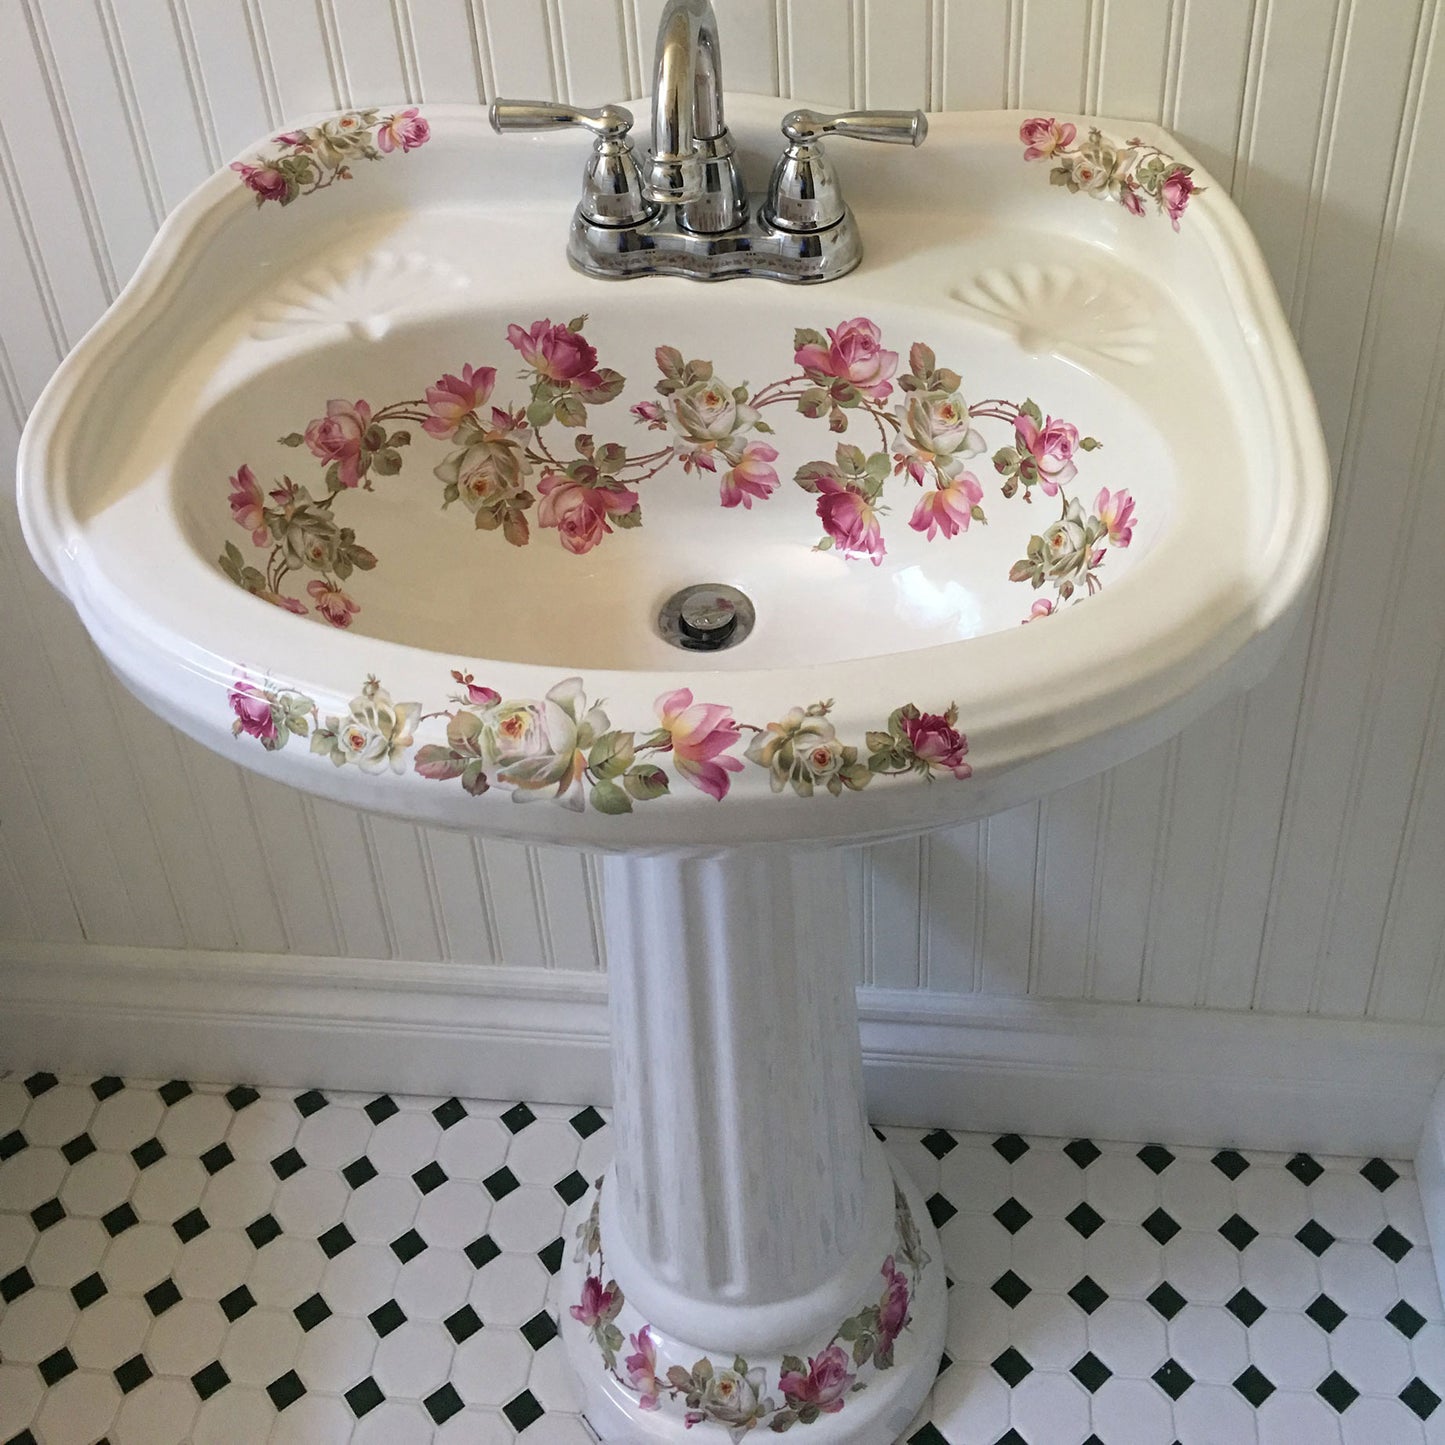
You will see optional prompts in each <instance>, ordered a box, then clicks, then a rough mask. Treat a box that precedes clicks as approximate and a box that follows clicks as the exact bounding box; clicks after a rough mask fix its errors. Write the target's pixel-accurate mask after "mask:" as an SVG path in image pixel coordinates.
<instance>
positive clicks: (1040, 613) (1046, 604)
mask: <svg viewBox="0 0 1445 1445" xmlns="http://www.w3.org/2000/svg"><path fill="white" fill-rule="evenodd" d="M1057 610H1058V609H1057V608H1056V607H1055V606H1054V604H1053V602H1052V600H1051V599H1050V598H1047V597H1040V598H1039V600H1038V601H1037V602H1035V603H1034V605H1033V606H1032V607H1030V608H1029V615H1028V616H1027V617H1025V618H1024V620H1023V623H1022V625H1023V626H1025V627H1027V626H1028V624H1029V623H1030V622H1037V621H1038V620H1039V618H1040V617H1052V616H1053V615H1054V613H1055V612H1056V611H1057Z"/></svg>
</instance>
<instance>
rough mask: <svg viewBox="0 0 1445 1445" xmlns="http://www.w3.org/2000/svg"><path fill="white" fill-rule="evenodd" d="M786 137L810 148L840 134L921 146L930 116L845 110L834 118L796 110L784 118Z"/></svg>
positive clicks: (905, 112) (901, 111)
mask: <svg viewBox="0 0 1445 1445" xmlns="http://www.w3.org/2000/svg"><path fill="white" fill-rule="evenodd" d="M783 134H784V135H785V136H786V137H787V139H788V141H789V143H790V144H791V145H806V144H808V143H809V142H811V141H820V140H822V139H823V137H824V136H829V135H836V136H847V137H850V138H851V139H853V140H875V141H882V142H883V143H884V144H886V145H906V146H920V145H922V144H923V142H924V139H925V138H926V137H927V135H928V117H927V116H926V115H924V113H923V112H922V111H921V110H845V111H840V112H838V113H837V114H834V115H826V114H820V113H819V112H818V111H816V110H794V111H789V112H788V114H787V115H785V116H784V117H783Z"/></svg>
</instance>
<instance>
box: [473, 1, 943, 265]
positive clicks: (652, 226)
mask: <svg viewBox="0 0 1445 1445" xmlns="http://www.w3.org/2000/svg"><path fill="white" fill-rule="evenodd" d="M491 120H492V126H493V128H494V129H496V130H497V131H500V132H507V131H520V130H559V129H562V128H564V127H569V126H581V127H583V128H584V129H586V130H590V131H591V132H592V133H593V135H594V136H595V138H596V139H595V143H594V146H593V151H592V156H591V159H590V160H589V161H588V163H587V168H586V171H585V172H584V175H583V188H582V200H581V201H580V202H579V203H578V206H577V210H576V212H575V214H574V215H573V218H572V229H571V234H570V236H569V238H568V242H567V255H568V258H569V259H570V260H571V262H572V264H573V265H574V266H576V267H577V269H578V270H580V271H584V272H586V273H587V274H588V275H589V276H602V277H606V278H609V279H619V278H622V277H627V276H643V275H654V274H658V273H664V274H667V275H673V276H689V277H692V278H693V279H695V280H700V281H721V280H725V279H727V278H728V277H730V276H762V277H767V278H769V279H771V280H775V281H794V282H818V281H830V280H832V279H833V278H834V277H837V276H842V275H844V274H845V273H847V272H848V271H851V270H852V269H853V268H854V267H855V266H856V265H857V264H858V262H859V261H860V260H861V259H862V244H861V241H860V240H859V236H858V227H857V223H856V222H855V220H854V218H853V213H852V211H850V210H849V208H848V206H847V203H846V202H845V201H844V200H843V193H842V189H841V187H840V185H839V182H838V178H837V175H836V173H835V172H834V170H833V167H832V165H831V163H830V162H829V160H828V157H827V156H826V155H825V154H824V152H823V147H822V141H823V138H824V137H825V136H846V137H852V138H854V139H857V140H874V141H885V142H890V143H892V144H896V145H897V144H901V145H913V146H917V145H921V144H922V143H923V139H924V137H925V136H926V135H927V134H928V121H927V118H926V117H925V116H924V114H923V112H922V111H919V110H871V111H852V112H848V113H845V114H841V115H820V114H818V113H817V112H815V111H809V110H795V111H792V112H791V113H790V114H788V115H787V116H785V117H784V119H783V123H782V130H783V138H784V140H785V142H786V144H785V146H784V149H783V153H782V155H781V156H780V157H779V159H778V163H777V165H776V166H774V168H773V174H772V179H771V181H770V182H769V185H768V188H767V190H766V191H765V192H764V193H762V194H761V195H758V196H753V197H750V196H749V195H748V191H747V187H746V185H745V184H744V182H743V178H742V174H741V171H740V170H739V167H738V164H737V159H736V156H735V153H734V149H735V148H734V146H733V141H732V137H731V136H730V135H729V134H728V129H727V126H726V124H725V123H724V120H723V92H722V54H721V46H720V44H719V42H718V33H717V16H716V14H715V12H714V11H713V7H712V3H711V0H667V4H666V5H665V6H664V8H663V12H662V20H661V23H660V25H659V27H658V32H657V58H656V62H655V65H654V70H653V89H652V148H651V150H650V151H649V152H648V155H647V157H646V160H645V162H644V163H643V164H642V165H639V164H638V161H637V158H636V156H635V155H634V154H633V150H632V143H631V141H630V140H629V139H628V133H629V132H630V131H631V129H632V126H633V117H632V114H631V112H630V111H628V110H626V109H624V108H623V107H622V106H620V105H604V106H601V107H599V108H598V109H596V110H583V109H580V108H578V107H576V106H570V105H561V104H556V103H553V102H550V101H531V100H497V101H494V102H493V104H492V108H491Z"/></svg>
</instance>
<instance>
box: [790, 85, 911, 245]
mask: <svg viewBox="0 0 1445 1445" xmlns="http://www.w3.org/2000/svg"><path fill="white" fill-rule="evenodd" d="M927 134H928V117H927V116H926V115H924V113H923V112H922V111H921V110H850V111H844V112H842V113H841V114H837V115H823V114H820V113H819V112H818V111H815V110H794V111H790V112H789V113H788V114H787V115H786V116H784V117H783V135H784V137H785V138H786V139H787V142H788V144H787V146H786V147H785V148H784V150H783V153H782V155H781V156H779V157H778V163H777V165H776V166H774V167H773V178H772V180H771V181H770V182H769V184H768V194H767V199H766V200H765V201H764V202H763V213H762V219H763V224H764V225H767V226H770V227H772V229H773V230H775V231H786V232H788V233H789V234H792V235H798V234H806V233H808V232H813V231H826V230H828V229H829V227H831V226H836V225H837V224H838V223H839V222H840V221H842V220H843V218H844V217H845V216H846V215H847V214H848V206H847V204H846V203H845V201H844V200H843V188H842V186H841V185H840V184H839V181H838V177H837V175H836V174H835V173H834V171H833V166H832V162H831V161H829V159H828V156H827V154H826V153H825V152H824V150H823V146H822V144H821V142H822V141H823V138H824V137H825V136H834V135H836V136H843V137H850V138H852V139H853V140H873V141H882V142H884V143H885V144H888V145H911V146H917V145H922V144H923V138H924V137H925V136H926V135H927Z"/></svg>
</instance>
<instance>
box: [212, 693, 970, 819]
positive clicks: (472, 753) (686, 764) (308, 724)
mask: <svg viewBox="0 0 1445 1445" xmlns="http://www.w3.org/2000/svg"><path fill="white" fill-rule="evenodd" d="M452 681H453V682H454V683H456V684H457V687H458V691H456V692H454V693H453V694H452V695H451V697H450V699H449V702H450V704H451V705H450V706H449V707H443V708H441V709H439V710H437V711H434V712H424V711H423V710H422V705H421V703H419V702H395V701H393V699H392V697H391V694H390V693H389V692H387V690H386V689H385V688H384V687H382V686H381V684H380V683H379V682H378V681H377V680H376V678H374V677H369V678H367V680H366V683H365V685H364V686H363V687H362V689H361V691H360V692H359V693H358V694H357V696H356V697H354V698H352V699H351V702H350V703H349V704H348V707H347V712H346V715H345V716H340V715H335V716H327V717H324V718H323V717H322V716H321V713H320V710H319V708H318V706H317V704H316V703H315V702H314V701H313V700H312V699H311V698H309V697H306V696H304V695H303V694H301V693H296V692H286V691H284V690H282V689H280V688H278V687H277V686H276V685H275V684H273V683H271V682H269V681H267V682H257V681H256V680H255V679H253V678H250V677H239V678H237V679H236V680H235V682H233V683H232V685H231V689H230V693H229V697H228V700H229V704H230V708H231V711H232V713H234V714H235V718H234V721H233V722H232V724H231V732H232V734H233V736H235V737H238V738H239V737H242V736H245V737H250V738H254V739H255V740H256V741H257V742H259V743H260V744H261V746H262V747H263V748H265V749H266V751H267V752H279V751H280V750H281V749H282V748H284V747H285V746H286V744H287V742H289V741H290V739H291V738H293V737H302V738H305V737H309V738H310V746H311V751H312V752H313V753H318V754H321V755H323V756H325V757H327V758H329V759H330V760H331V762H332V763H333V764H334V765H335V766H336V767H338V768H340V767H345V766H346V765H347V764H354V765H355V766H356V767H358V768H360V769H361V771H362V772H365V773H384V772H392V773H398V774H399V773H404V772H405V771H406V770H407V759H408V758H410V759H411V768H412V770H413V771H414V772H416V773H418V774H419V775H420V776H421V777H423V778H427V779H429V780H431V781H433V782H460V784H461V786H462V788H463V790H464V791H465V792H467V793H469V794H471V796H472V797H474V798H479V797H481V796H482V795H483V794H484V793H487V792H490V791H491V790H492V789H494V788H495V789H498V790H500V791H502V792H505V793H510V794H511V797H512V800H513V802H517V803H529V802H536V801H539V800H548V801H551V802H554V803H559V804H561V805H562V806H563V807H565V808H569V809H571V810H572V811H573V812H579V813H580V812H582V811H584V810H585V809H586V808H587V807H588V806H589V804H590V806H591V807H592V808H593V809H594V810H595V811H597V812H599V813H608V814H618V813H630V812H632V811H633V808H634V806H635V805H636V804H638V803H649V802H652V801H654V800H655V799H657V798H662V797H666V796H668V795H669V794H670V793H671V791H672V787H673V784H674V783H675V782H682V783H685V784H687V785H688V786H689V787H693V788H696V789H697V790H698V791H699V792H700V793H704V794H706V795H707V796H708V797H709V798H712V799H714V800H715V801H717V802H721V801H722V800H723V799H724V798H725V797H727V795H728V791H729V789H730V788H731V786H732V781H733V778H734V777H735V776H736V775H737V774H738V773H741V772H743V771H744V769H745V768H746V766H747V764H748V763H753V764H755V765H756V766H758V767H760V768H763V769H766V771H767V773H768V779H769V783H770V785H771V787H772V790H773V792H775V793H781V792H783V791H784V790H786V789H791V790H792V792H793V793H794V794H796V795H797V796H798V797H800V798H811V797H812V796H813V793H814V790H815V789H817V788H822V789H824V790H826V791H827V792H828V793H830V794H832V795H833V796H834V797H837V796H839V794H841V793H843V792H844V791H845V790H846V791H848V792H854V793H856V792H861V791H862V789H863V788H865V787H867V786H868V785H869V784H870V783H871V782H872V781H873V780H874V779H875V778H879V777H902V776H909V775H911V776H913V777H917V778H922V779H925V780H928V781H931V780H933V779H935V778H953V779H955V780H956V781H962V780H964V779H967V778H969V777H972V775H973V768H972V766H971V765H970V764H969V763H968V761H967V754H968V739H967V738H966V737H965V736H964V734H963V733H961V732H959V731H958V727H957V723H958V709H957V708H956V707H955V706H953V705H952V704H950V705H949V706H948V707H947V708H945V709H944V711H943V712H941V713H926V712H922V711H920V710H919V709H918V708H917V707H915V706H914V705H913V704H912V703H906V704H905V705H904V706H902V707H900V708H897V709H895V711H894V712H893V713H892V714H891V715H890V716H889V718H888V720H887V724H886V726H885V727H884V728H883V729H880V730H878V731H875V732H869V733H867V734H866V736H865V739H864V742H863V744H862V745H861V746H859V745H855V744H846V743H844V742H843V741H842V740H841V739H840V738H839V737H838V736H837V733H836V731H835V729H834V727H833V724H832V723H831V722H830V721H829V720H828V714H829V713H830V711H831V710H832V707H833V704H832V703H831V702H818V703H814V704H813V705H812V706H811V707H807V708H801V707H795V708H792V709H790V710H789V711H788V712H787V713H786V714H785V715H784V716H783V717H782V718H781V719H779V720H778V721H776V722H770V723H767V724H766V725H762V726H759V725H757V724H754V723H745V722H740V721H738V720H737V719H736V718H735V717H734V716H733V714H732V710H731V709H730V708H728V707H726V706H724V705H723V704H721V703H714V702H698V701H696V700H695V699H694V697H693V694H692V692H691V690H690V689H688V688H685V687H684V688H678V689H677V690H676V691H673V692H666V693H663V694H662V695H661V696H660V697H659V698H658V699H657V701H656V704H655V714H656V718H655V725H653V726H651V727H650V728H646V729H629V728H618V727H614V726H613V724H612V720H611V719H610V717H609V716H608V714H607V712H606V710H605V709H604V707H603V706H602V704H601V703H599V702H589V701H588V699H587V696H586V694H585V692H584V690H583V685H582V679H581V678H580V677H569V678H565V679H564V680H563V681H561V682H559V683H558V684H557V685H556V686H555V687H553V688H552V689H551V690H550V691H549V692H548V693H547V694H546V696H545V697H542V698H504V697H503V696H502V695H501V694H500V693H499V692H497V691H496V689H494V688H490V687H487V686H485V685H483V684H481V683H478V682H477V681H476V679H475V678H474V677H473V676H472V674H471V673H469V672H465V673H464V672H460V671H454V672H453V673H452ZM427 725H430V726H429V731H431V732H432V733H433V735H434V736H435V735H439V740H438V741H435V742H425V743H421V744H420V745H418V738H417V732H418V729H419V728H422V727H423V726H427ZM745 735H748V740H747V742H746V743H744V736H745ZM739 750H740V752H741V756H739Z"/></svg>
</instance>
